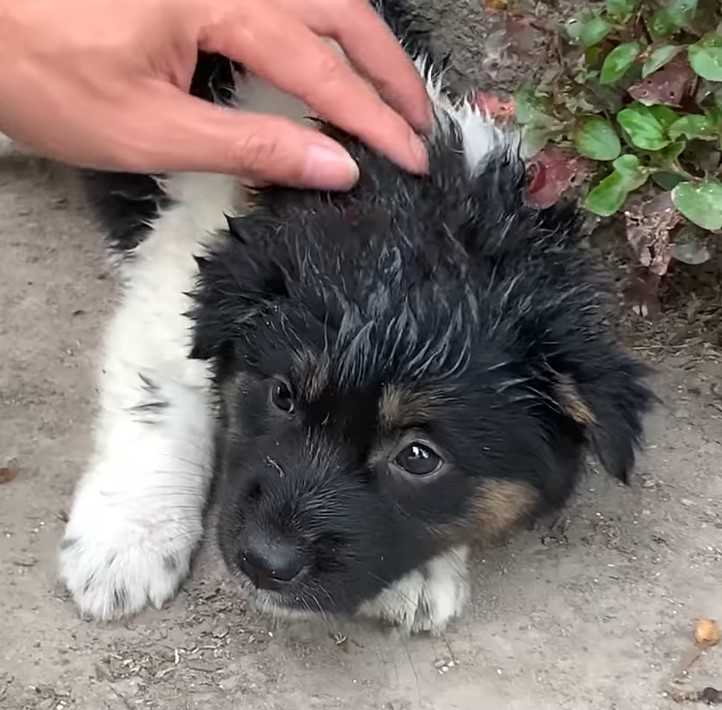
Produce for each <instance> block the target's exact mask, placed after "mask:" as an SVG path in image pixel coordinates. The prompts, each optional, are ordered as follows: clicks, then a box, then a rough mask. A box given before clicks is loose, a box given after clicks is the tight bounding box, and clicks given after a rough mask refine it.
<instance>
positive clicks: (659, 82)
mask: <svg viewBox="0 0 722 710" xmlns="http://www.w3.org/2000/svg"><path fill="white" fill-rule="evenodd" d="M696 83H697V75H696V74H695V73H694V71H692V67H690V65H689V62H688V61H687V58H686V57H685V56H684V55H679V56H678V57H675V58H674V59H673V60H672V61H671V62H669V64H667V65H665V66H663V67H662V68H661V69H660V70H658V71H656V72H654V74H650V75H649V76H648V77H646V78H645V79H642V80H641V81H638V82H637V83H636V84H632V86H630V87H629V88H628V89H627V93H628V94H629V95H630V96H631V97H632V98H633V99H636V100H637V101H639V102H640V103H642V104H644V105H645V106H651V105H652V104H664V105H665V106H680V105H681V103H682V100H683V99H684V98H685V97H687V96H689V95H690V94H692V93H694V90H695V85H696Z"/></svg>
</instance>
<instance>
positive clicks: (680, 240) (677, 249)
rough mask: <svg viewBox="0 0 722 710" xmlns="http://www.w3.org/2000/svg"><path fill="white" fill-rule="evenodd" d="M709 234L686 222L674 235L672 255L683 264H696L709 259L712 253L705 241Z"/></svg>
mask: <svg viewBox="0 0 722 710" xmlns="http://www.w3.org/2000/svg"><path fill="white" fill-rule="evenodd" d="M707 241H709V235H708V234H707V233H706V232H704V231H703V230H702V229H700V228H699V227H697V226H696V225H694V224H686V225H685V226H684V227H682V229H680V230H679V232H678V233H677V234H675V236H674V244H672V256H673V257H674V258H675V259H676V260H677V261H681V262H683V263H685V264H692V265H693V266H698V265H699V264H704V263H705V261H709V260H710V258H711V257H712V255H711V254H710V252H709V249H708V248H707V244H706V242H707Z"/></svg>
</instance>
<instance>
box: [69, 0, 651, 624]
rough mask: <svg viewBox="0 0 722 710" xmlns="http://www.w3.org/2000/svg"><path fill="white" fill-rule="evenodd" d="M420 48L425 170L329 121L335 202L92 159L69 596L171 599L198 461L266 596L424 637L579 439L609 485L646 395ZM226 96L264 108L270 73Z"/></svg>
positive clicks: (199, 510) (594, 294)
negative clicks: (419, 172) (338, 158)
mask: <svg viewBox="0 0 722 710" xmlns="http://www.w3.org/2000/svg"><path fill="white" fill-rule="evenodd" d="M382 9H383V10H384V11H385V12H386V18H387V20H389V21H390V22H392V24H393V26H394V27H396V28H397V31H400V30H399V29H398V28H400V27H403V28H405V30H404V32H405V33H406V34H408V33H409V32H411V33H412V34H413V32H412V30H411V28H412V25H413V23H412V22H410V21H409V15H408V13H406V11H405V9H404V8H403V5H402V4H400V3H386V4H385V5H384V8H382ZM400 32H401V31H400ZM413 37H414V41H415V42H417V41H418V39H419V37H420V34H419V33H416V34H413ZM219 66H220V67H223V66H225V65H224V63H223V62H218V60H217V59H213V60H212V61H211V60H210V59H208V58H205V59H204V61H203V62H201V65H200V68H199V72H200V74H201V75H202V76H204V77H205V79H206V80H208V81H206V83H205V84H204V82H203V81H201V82H200V86H201V87H204V86H212V85H213V81H215V80H217V78H218V77H217V76H216V75H214V77H215V78H214V79H213V81H211V80H210V79H209V76H210V73H212V72H211V70H210V69H209V67H215V68H216V69H217V68H218V67H219ZM418 66H419V68H420V70H421V71H423V72H424V73H425V75H426V76H427V77H429V79H428V91H429V96H430V97H431V100H432V103H433V106H434V111H435V115H436V126H435V131H434V134H433V137H432V138H431V139H430V141H429V155H430V172H429V175H428V176H425V177H415V176H411V175H409V174H406V173H404V172H403V171H402V170H400V169H399V168H397V167H396V166H395V165H392V164H391V163H390V162H389V161H388V160H386V159H385V158H383V157H381V156H379V155H377V154H375V153H373V152H372V151H370V150H369V149H367V148H366V147H364V146H362V145H360V144H359V142H358V141H356V140H354V139H352V138H350V137H349V136H347V135H343V134H340V133H338V132H336V131H333V130H332V129H331V128H328V127H325V128H324V130H326V131H328V132H329V133H331V134H332V135H333V136H334V137H335V138H337V139H338V140H339V141H341V142H342V143H343V144H344V146H345V147H346V148H347V149H348V150H349V151H350V152H351V154H352V155H353V156H354V158H355V159H356V160H357V161H358V163H359V165H360V167H361V179H360V182H359V184H358V186H357V187H355V188H354V189H353V190H352V191H350V192H349V193H344V194H328V193H322V192H316V191H301V190H290V189H283V188H270V189H266V190H263V191H260V192H257V193H254V194H252V195H249V194H248V193H247V192H246V193H244V191H243V190H242V189H241V187H240V184H239V182H238V181H236V180H234V179H232V178H228V177H221V176H207V175H202V176H201V175H174V176H165V177H164V178H162V179H159V178H156V177H151V176H145V177H137V176H135V177H133V176H119V175H102V176H101V175H92V176H91V179H90V186H91V191H92V192H93V194H94V196H95V197H96V198H97V199H98V200H99V201H100V204H101V207H102V210H103V214H104V215H105V218H106V222H107V224H108V226H109V235H110V238H111V240H112V241H113V242H114V244H115V246H116V247H117V248H120V249H121V251H123V253H124V256H123V258H122V259H121V260H120V273H121V275H122V279H123V282H124V296H123V300H122V303H121V305H120V307H119V309H118V311H117V313H116V315H115V318H114V319H113V322H112V323H111V325H110V329H109V332H108V336H107V340H106V348H105V353H106V354H105V360H104V363H103V367H102V370H101V375H100V392H101V401H100V414H99V420H98V423H97V431H96V444H95V453H94V456H93V458H92V460H91V462H90V466H89V469H88V471H87V472H86V474H85V476H84V477H83V479H82V481H81V483H80V486H79V489H78V491H77V494H76V497H75V501H74V505H73V508H72V513H71V515H70V520H69V523H68V527H67V532H66V536H65V539H64V541H63V543H62V546H61V547H62V550H61V572H62V577H63V579H64V580H65V583H66V584H67V586H68V588H69V590H70V591H71V592H72V595H73V597H74V599H75V601H76V602H77V604H78V606H79V607H80V610H81V611H82V612H83V613H84V614H87V615H90V616H92V617H96V618H99V619H110V618H117V617H120V616H123V615H127V614H132V613H134V612H137V611H138V610H140V609H142V608H143V607H144V606H146V605H147V604H148V603H149V602H150V603H152V604H154V605H156V606H160V605H161V604H163V602H165V601H166V600H168V599H169V598H171V597H172V596H173V594H174V592H175V591H176V589H177V587H178V585H179V583H180V582H181V581H182V580H183V579H184V578H185V577H186V575H187V574H188V572H189V567H190V562H191V556H192V553H193V551H194V549H195V548H196V546H197V544H198V542H199V540H200V539H201V536H202V535H203V512H204V507H205V504H206V501H207V496H208V492H209V486H210V484H211V479H212V477H213V473H214V471H215V472H216V473H217V483H218V493H219V495H218V499H219V506H220V516H219V523H218V540H219V543H220V548H221V551H222V553H223V557H224V559H225V562H226V564H227V566H228V568H229V570H230V571H231V573H232V574H233V575H235V576H236V577H238V578H239V580H240V581H241V584H242V585H243V586H245V587H247V588H248V589H249V590H250V591H251V594H252V596H253V598H254V599H255V601H256V602H257V603H258V605H259V607H260V608H262V609H264V610H268V611H271V612H273V613H276V614H290V615H293V614H309V613H311V614H314V613H320V614H326V613H331V614H361V615H367V616H375V617H381V618H383V619H386V620H388V621H389V622H391V623H393V624H396V625H399V626H400V627H402V628H403V629H405V630H409V631H432V632H439V631H441V630H443V629H444V628H445V626H446V625H447V623H448V622H449V621H450V620H451V619H453V618H454V617H456V616H458V615H459V614H460V613H461V612H462V610H463V607H464V603H465V601H466V599H467V596H468V585H467V576H466V557H467V551H468V549H469V545H470V544H472V543H473V542H474V541H475V540H478V539H481V540H488V539H491V538H494V537H497V536H499V535H502V534H504V533H506V532H507V531H509V530H512V529H513V528H514V527H515V526H517V525H519V524H520V523H522V522H525V521H529V520H532V519H533V518H534V517H535V516H538V515H540V514H542V513H545V512H547V511H551V510H554V509H556V508H559V507H560V506H562V505H563V504H564V502H565V501H566V500H567V498H568V497H569V495H570V494H571V492H572V491H573V489H574V486H575V484H576V482H577V480H578V478H579V476H580V474H581V472H582V469H583V463H584V457H585V454H586V453H587V452H588V451H590V452H592V453H593V454H595V455H596V456H597V457H598V458H599V459H600V460H601V462H602V464H603V465H604V467H605V468H606V469H607V470H608V471H609V473H610V474H611V475H613V476H615V477H617V478H619V479H621V480H626V477H627V474H628V472H629V470H630V468H631V467H632V465H633V462H634V456H635V447H636V446H637V444H638V442H639V440H640V436H641V434H642V423H641V422H642V417H643V415H644V413H645V411H646V410H647V409H648V408H649V406H650V401H651V393H650V391H649V389H648V388H647V387H646V386H645V384H644V381H643V380H644V377H645V374H646V370H645V368H644V367H643V366H642V365H640V364H639V363H637V362H635V361H634V360H632V359H631V358H629V357H628V356H627V355H625V354H624V353H623V352H621V350H620V349H619V348H618V347H617V345H616V344H615V342H614V339H613V337H612V335H611V333H610V331H609V328H608V320H607V316H608V309H607V299H606V296H605V289H604V281H603V279H602V278H601V277H600V275H599V274H598V272H597V270H596V268H595V265H594V263H593V262H592V259H591V257H590V256H589V255H588V254H587V253H586V252H584V251H581V250H580V249H579V247H578V245H577V233H578V224H577V215H576V213H575V211H574V209H573V208H572V207H569V206H565V207H559V208H553V209H548V210H542V211H538V210H535V209H532V208H530V207H528V206H526V205H525V202H524V186H525V177H524V169H523V165H522V163H521V161H520V159H519V156H518V150H517V141H516V139H515V138H514V137H513V136H512V135H510V134H508V133H505V132H504V131H502V130H500V129H498V128H497V127H495V125H494V124H493V122H491V121H490V120H489V119H488V118H487V117H486V116H484V115H482V114H481V113H480V112H479V111H478V110H477V109H475V108H474V107H473V106H472V105H471V104H470V103H468V102H465V101H461V102H459V103H454V102H452V101H451V100H450V99H449V98H447V97H446V95H445V93H444V92H443V90H442V89H441V88H440V86H439V83H438V82H437V81H435V80H434V79H433V78H432V77H434V76H435V74H434V71H433V69H428V68H425V66H426V64H425V61H424V60H423V59H419V60H418ZM226 69H227V67H226ZM213 71H215V69H214V70H213ZM224 71H225V70H224ZM226 78H228V77H226ZM237 91H238V92H239V93H240V99H238V100H239V102H240V103H241V104H243V95H244V92H245V96H246V98H248V96H250V95H252V96H253V97H254V104H253V105H254V108H260V109H261V110H262V109H263V108H264V106H263V97H264V96H268V95H269V93H268V92H269V91H270V90H268V89H267V87H262V85H260V84H259V83H257V82H255V80H253V79H252V78H246V80H245V82H244V83H243V85H241V86H239V87H238V89H237ZM199 93H201V92H199ZM214 93H217V92H214ZM299 115H303V109H301V112H300V114H299ZM224 215H230V217H229V218H228V220H227V223H226V218H225V217H224ZM194 256H195V259H194V258H193V257H194Z"/></svg>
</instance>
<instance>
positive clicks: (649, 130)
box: [617, 103, 676, 150]
mask: <svg viewBox="0 0 722 710" xmlns="http://www.w3.org/2000/svg"><path fill="white" fill-rule="evenodd" d="M653 108H656V109H659V108H665V107H662V106H655V107H653ZM675 117H676V114H675ZM617 121H619V125H620V126H621V127H622V128H623V129H624V131H625V132H626V133H627V135H628V136H629V140H630V141H631V142H632V145H634V146H636V147H637V148H641V149H642V150H661V149H662V148H664V147H665V146H667V145H669V143H670V141H669V138H667V137H666V136H665V133H664V129H665V126H664V124H663V123H662V122H661V121H660V120H659V119H658V118H657V116H655V112H654V111H653V110H652V107H648V106H642V104H639V103H635V104H632V105H631V106H630V107H629V108H625V109H622V110H621V111H620V112H619V113H618V114H617Z"/></svg>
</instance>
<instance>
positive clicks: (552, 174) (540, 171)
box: [527, 146, 591, 209]
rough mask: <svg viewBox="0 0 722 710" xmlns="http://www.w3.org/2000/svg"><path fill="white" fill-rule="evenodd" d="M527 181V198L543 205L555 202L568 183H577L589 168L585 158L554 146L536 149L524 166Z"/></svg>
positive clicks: (537, 204)
mask: <svg viewBox="0 0 722 710" xmlns="http://www.w3.org/2000/svg"><path fill="white" fill-rule="evenodd" d="M527 169H528V172H529V176H530V181H529V186H528V188H527V193H528V198H527V199H528V202H529V204H531V205H532V206H534V207H538V208H540V209H544V208H546V207H551V206H552V205H555V204H556V203H557V202H559V200H560V198H561V197H562V195H563V194H564V193H565V192H567V190H568V189H569V188H570V187H573V186H575V185H578V184H579V183H580V182H581V181H582V180H583V179H584V178H585V177H586V176H587V175H589V173H590V171H591V166H590V164H589V161H587V160H586V159H585V158H582V157H580V156H577V155H574V154H572V153H568V152H566V151H564V150H562V149H561V148H558V147H556V146H547V147H546V148H544V149H543V150H541V151H539V152H538V153H537V154H536V155H535V156H534V157H533V158H532V159H531V160H530V161H529V165H528V166H527Z"/></svg>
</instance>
